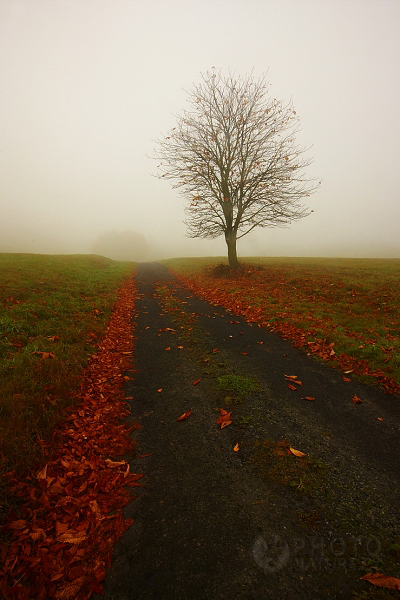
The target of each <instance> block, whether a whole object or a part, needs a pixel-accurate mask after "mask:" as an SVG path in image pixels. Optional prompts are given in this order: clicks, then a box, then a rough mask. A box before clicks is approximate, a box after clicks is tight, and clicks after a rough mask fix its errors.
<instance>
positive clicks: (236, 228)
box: [155, 71, 319, 267]
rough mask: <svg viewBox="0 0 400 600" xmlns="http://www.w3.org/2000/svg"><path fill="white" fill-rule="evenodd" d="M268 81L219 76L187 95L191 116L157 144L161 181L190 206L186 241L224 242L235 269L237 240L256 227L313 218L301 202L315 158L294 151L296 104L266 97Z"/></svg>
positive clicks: (309, 188) (311, 187)
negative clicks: (177, 190)
mask: <svg viewBox="0 0 400 600" xmlns="http://www.w3.org/2000/svg"><path fill="white" fill-rule="evenodd" d="M268 87H269V86H268V83H267V81H266V80H265V78H261V79H259V80H255V79H254V78H253V76H252V75H248V76H246V77H244V78H241V77H236V76H234V75H232V74H229V75H228V76H227V77H223V76H222V75H221V74H220V73H219V74H217V73H215V72H214V71H212V72H207V73H206V74H203V75H202V82H201V83H200V84H198V85H195V86H194V87H193V89H192V90H191V91H189V92H188V101H189V105H190V108H189V110H185V111H183V113H182V114H181V115H180V116H178V117H177V124H176V127H174V128H173V129H172V130H171V131H170V132H169V133H168V134H167V135H166V136H164V137H163V138H162V139H160V140H158V141H157V142H158V146H157V149H156V151H155V157H156V158H157V159H159V160H160V164H159V165H158V168H159V177H162V178H165V179H171V180H172V181H173V187H175V188H180V191H181V193H182V195H183V196H184V198H185V199H186V200H187V205H186V208H185V212H186V216H187V220H186V224H187V227H188V235H189V237H202V238H216V237H218V236H220V235H222V234H223V235H224V236H225V240H226V243H227V245H228V257H229V263H230V265H231V266H233V267H234V266H237V264H238V262H237V254H236V240H237V239H239V238H241V237H243V236H244V235H247V234H248V233H249V232H250V231H252V230H253V229H254V228H255V227H284V226H286V225H288V224H289V223H291V222H292V221H294V220H297V219H301V218H303V217H305V216H307V215H309V214H310V212H312V211H309V210H308V209H307V208H305V207H304V206H303V205H302V203H301V201H302V199H303V198H304V197H306V196H309V195H310V194H311V193H313V192H314V191H315V190H316V189H317V187H318V185H319V184H318V183H316V181H315V180H312V179H311V180H310V179H307V178H306V175H305V167H307V166H308V165H310V164H311V163H312V159H310V158H307V157H306V156H305V152H306V151H307V150H308V148H303V147H300V146H298V145H296V142H295V135H296V133H298V131H299V130H300V129H299V119H298V117H297V114H296V111H295V110H294V108H293V104H292V102H291V101H287V102H283V101H280V100H277V99H276V98H273V97H271V96H269V94H268Z"/></svg>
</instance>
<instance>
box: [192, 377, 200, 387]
mask: <svg viewBox="0 0 400 600" xmlns="http://www.w3.org/2000/svg"><path fill="white" fill-rule="evenodd" d="M199 381H201V377H200V379H196V381H193V385H197V384H198V383H199Z"/></svg>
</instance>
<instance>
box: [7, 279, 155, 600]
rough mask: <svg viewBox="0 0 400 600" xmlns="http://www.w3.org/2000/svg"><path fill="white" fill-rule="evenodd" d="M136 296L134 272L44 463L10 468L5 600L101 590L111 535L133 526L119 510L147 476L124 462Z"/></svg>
mask: <svg viewBox="0 0 400 600" xmlns="http://www.w3.org/2000/svg"><path fill="white" fill-rule="evenodd" d="M135 295H136V294H135V286H134V281H133V278H132V277H131V278H130V279H128V280H127V281H126V282H125V284H124V285H123V286H122V288H121V289H120V291H119V293H118V299H117V302H116V304H115V305H114V308H113V312H112V315H111V318H110V321H109V323H108V326H107V329H106V331H105V334H104V336H103V338H102V340H101V342H100V344H99V346H98V349H97V354H96V355H94V356H92V357H91V358H90V360H89V364H88V367H87V368H86V369H85V371H84V372H83V375H82V383H81V387H80V389H79V391H78V392H77V393H76V397H77V399H78V401H79V404H77V405H76V406H74V407H71V410H70V411H69V414H68V416H67V417H66V418H65V420H64V421H63V422H62V423H61V424H60V426H59V428H58V429H57V430H56V431H55V434H57V435H55V438H56V439H57V438H58V440H57V443H56V444H53V443H52V444H50V445H49V447H48V451H47V462H46V464H45V465H44V467H43V468H42V469H40V470H39V472H38V473H37V476H36V477H27V478H26V480H24V481H19V480H18V479H15V478H14V477H13V474H12V473H10V474H9V475H10V483H11V485H12V486H13V487H14V489H15V491H16V494H17V496H19V497H20V498H21V501H22V502H23V504H22V506H21V508H20V514H19V515H15V518H14V519H13V518H12V515H10V518H9V519H8V520H7V522H6V524H5V526H4V530H5V531H7V532H9V533H12V534H13V535H12V537H10V539H8V540H5V541H4V542H3V543H2V548H1V550H2V566H1V569H0V592H1V594H2V596H1V597H3V598H5V599H7V600H9V599H10V600H11V599H17V600H28V599H35V600H46V599H50V598H55V599H57V600H85V599H87V598H89V597H90V596H91V595H92V594H93V592H102V590H103V588H102V585H101V582H102V581H103V580H104V578H105V576H106V569H105V567H106V565H108V566H110V564H111V556H112V550H113V546H114V544H115V541H116V540H117V539H118V537H120V536H121V535H122V533H123V532H124V531H125V529H126V528H127V527H129V525H130V524H131V520H129V519H124V517H123V514H122V508H123V507H124V506H125V505H126V504H128V503H129V502H130V501H131V496H130V494H129V491H128V489H127V488H130V489H132V488H133V489H135V487H134V486H138V485H140V484H139V483H137V481H138V480H139V479H141V478H142V477H143V475H142V474H140V473H139V474H135V473H134V472H131V471H130V464H129V462H128V461H127V460H124V459H123V460H121V458H122V457H123V455H124V454H128V455H131V454H132V451H133V448H134V441H133V440H132V438H131V437H130V435H129V434H130V433H131V432H132V430H133V429H134V428H135V423H133V425H132V426H128V424H127V423H124V424H121V418H122V417H127V416H128V414H129V411H128V410H127V404H126V402H124V401H123V397H122V396H123V393H122V389H121V388H122V384H123V382H124V381H125V380H126V379H129V376H128V375H126V374H125V373H126V372H129V370H130V369H132V362H131V358H132V341H133V331H132V324H131V318H132V313H133V311H134V301H135ZM110 457H111V458H110ZM113 459H115V460H113Z"/></svg>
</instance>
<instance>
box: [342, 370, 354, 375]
mask: <svg viewBox="0 0 400 600" xmlns="http://www.w3.org/2000/svg"><path fill="white" fill-rule="evenodd" d="M353 371H354V369H349V370H348V371H343V373H344V374H345V375H348V374H349V373H352V372H353Z"/></svg>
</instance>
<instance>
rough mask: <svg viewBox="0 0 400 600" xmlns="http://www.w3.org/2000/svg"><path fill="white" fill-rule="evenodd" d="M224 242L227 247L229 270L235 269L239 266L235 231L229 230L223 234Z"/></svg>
mask: <svg viewBox="0 0 400 600" xmlns="http://www.w3.org/2000/svg"><path fill="white" fill-rule="evenodd" d="M225 240H226V244H227V246H228V260H229V266H230V267H231V269H235V268H236V267H238V266H239V262H238V259H237V254H236V231H234V230H231V231H229V232H226V233H225Z"/></svg>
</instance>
